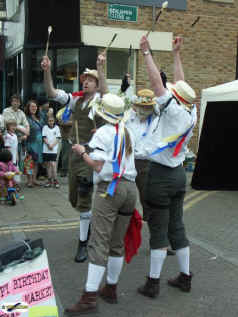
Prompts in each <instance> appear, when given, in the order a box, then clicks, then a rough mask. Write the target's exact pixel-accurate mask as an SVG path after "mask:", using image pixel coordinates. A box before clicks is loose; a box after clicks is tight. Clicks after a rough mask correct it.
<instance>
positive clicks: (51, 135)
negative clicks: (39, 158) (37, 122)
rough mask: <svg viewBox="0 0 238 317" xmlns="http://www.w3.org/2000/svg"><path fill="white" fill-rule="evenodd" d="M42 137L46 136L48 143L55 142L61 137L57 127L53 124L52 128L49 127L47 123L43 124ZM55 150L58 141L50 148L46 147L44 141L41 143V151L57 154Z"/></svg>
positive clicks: (56, 149)
mask: <svg viewBox="0 0 238 317" xmlns="http://www.w3.org/2000/svg"><path fill="white" fill-rule="evenodd" d="M42 137H46V138H47V141H48V143H49V144H50V145H51V144H53V143H55V142H56V140H57V139H58V138H61V134H60V129H59V127H58V126H57V125H55V126H54V127H53V128H50V127H49V126H48V125H45V126H44V127H43V130H42ZM57 151H58V143H57V144H56V145H55V146H54V147H53V149H52V150H50V149H49V148H48V146H47V145H46V144H45V142H44V143H43V153H47V154H57Z"/></svg>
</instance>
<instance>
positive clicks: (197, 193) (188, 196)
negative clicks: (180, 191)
mask: <svg viewBox="0 0 238 317" xmlns="http://www.w3.org/2000/svg"><path fill="white" fill-rule="evenodd" d="M200 193H201V191H200V190H196V191H195V192H191V193H190V194H186V195H185V198H184V201H187V200H189V199H190V198H192V197H193V196H197V195H199V194H200Z"/></svg>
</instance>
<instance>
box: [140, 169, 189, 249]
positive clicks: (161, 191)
mask: <svg viewBox="0 0 238 317" xmlns="http://www.w3.org/2000/svg"><path fill="white" fill-rule="evenodd" d="M185 189H186V175H185V171H184V168H183V166H182V165H179V166H178V167H175V168H170V167H167V166H164V165H161V164H158V163H151V164H150V168H149V173H148V181H147V185H146V194H145V200H146V203H147V206H148V208H149V210H150V215H149V220H148V226H149V230H150V247H151V249H160V248H165V247H168V246H169V245H171V246H172V248H173V249H174V250H177V249H181V248H184V247H186V246H188V245H189V241H188V239H187V237H186V233H185V228H184V223H183V202H184V196H185Z"/></svg>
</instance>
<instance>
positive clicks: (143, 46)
mask: <svg viewBox="0 0 238 317" xmlns="http://www.w3.org/2000/svg"><path fill="white" fill-rule="evenodd" d="M140 49H141V51H142V53H143V52H145V51H150V43H149V41H148V39H147V37H146V36H145V35H144V36H142V38H141V40H140Z"/></svg>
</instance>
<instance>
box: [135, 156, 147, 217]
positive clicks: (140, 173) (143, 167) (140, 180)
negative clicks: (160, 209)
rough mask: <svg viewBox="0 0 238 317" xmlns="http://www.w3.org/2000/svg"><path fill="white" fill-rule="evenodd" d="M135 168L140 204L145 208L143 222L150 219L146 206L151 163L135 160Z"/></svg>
mask: <svg viewBox="0 0 238 317" xmlns="http://www.w3.org/2000/svg"><path fill="white" fill-rule="evenodd" d="M135 167H136V171H137V176H136V186H137V188H138V191H139V198H140V203H141V205H142V208H143V220H145V221H147V219H148V215H147V214H146V210H147V209H146V208H144V204H145V186H146V179H147V174H148V168H149V161H148V160H135Z"/></svg>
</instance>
